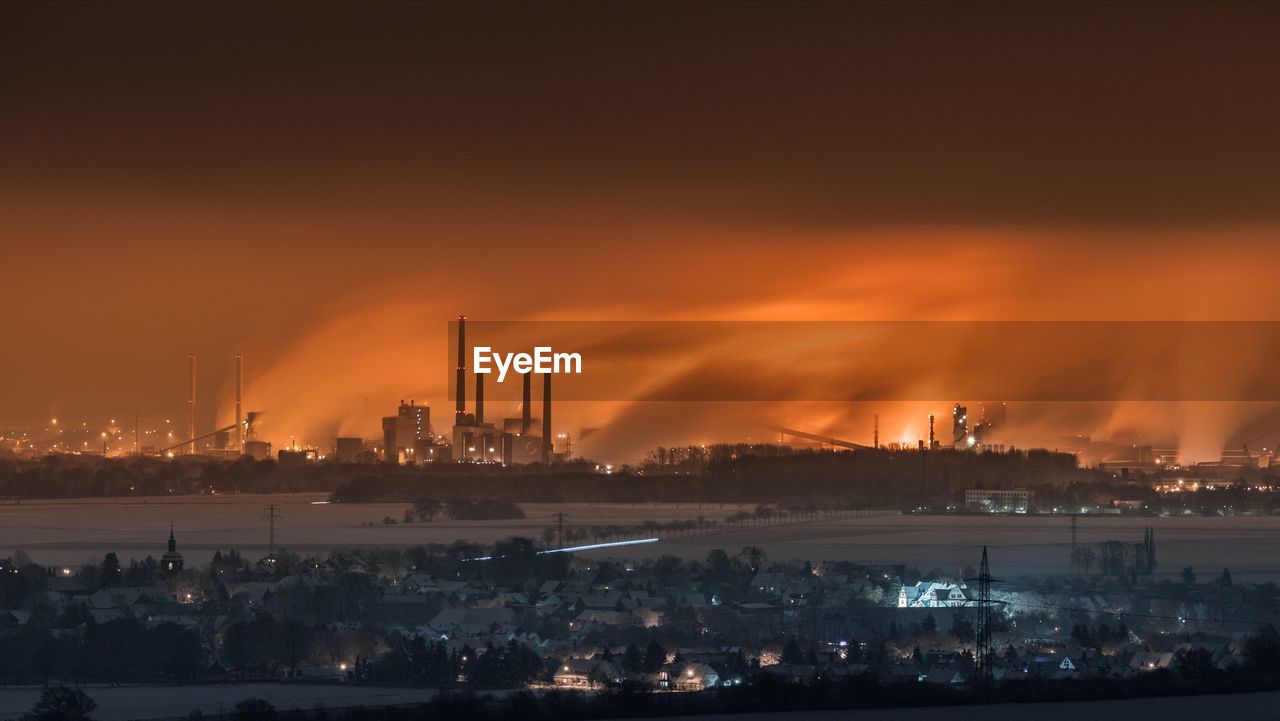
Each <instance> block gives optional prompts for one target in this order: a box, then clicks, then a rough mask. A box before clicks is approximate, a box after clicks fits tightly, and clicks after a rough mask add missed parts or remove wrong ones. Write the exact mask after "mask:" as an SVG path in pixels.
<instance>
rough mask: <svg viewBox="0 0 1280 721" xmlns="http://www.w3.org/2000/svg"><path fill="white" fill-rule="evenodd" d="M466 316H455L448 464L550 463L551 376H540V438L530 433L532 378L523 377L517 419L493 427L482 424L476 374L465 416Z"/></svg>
mask: <svg viewBox="0 0 1280 721" xmlns="http://www.w3.org/2000/svg"><path fill="white" fill-rule="evenodd" d="M466 323H467V319H466V316H458V364H457V368H456V369H455V373H456V376H455V379H454V391H455V395H456V406H455V408H454V425H453V432H452V438H451V440H452V442H453V448H452V460H454V461H459V462H464V461H465V462H473V463H502V464H504V465H507V464H511V463H536V462H550V461H551V460H552V453H551V448H550V443H549V442H547V441H544V439H550V438H551V376H550V375H545V376H543V388H542V418H541V419H540V421H541V426H542V435H541V436H537V435H533V434H532V433H531V430H532V427H533V421H534V419H533V417H532V415H531V412H532V384H533V374H532V373H525V374H524V375H523V377H522V381H523V384H524V387H523V396H522V403H521V416H520V418H519V419H514V418H507V419H504V420H503V421H502V422H501V428H499V427H498V425H497V424H495V423H493V422H490V421H486V420H485V404H484V374H483V373H476V374H474V375H475V378H476V381H475V382H476V390H475V393H476V395H475V411H474V412H471V413H468V412H467V406H466V387H467V341H466V337H467V336H466Z"/></svg>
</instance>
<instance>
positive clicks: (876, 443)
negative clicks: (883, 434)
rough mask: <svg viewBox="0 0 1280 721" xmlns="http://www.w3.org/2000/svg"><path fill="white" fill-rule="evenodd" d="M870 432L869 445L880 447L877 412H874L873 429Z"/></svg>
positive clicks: (878, 415) (878, 416)
mask: <svg viewBox="0 0 1280 721" xmlns="http://www.w3.org/2000/svg"><path fill="white" fill-rule="evenodd" d="M871 433H872V435H871V447H872V448H879V447H880V414H879V413H877V414H876V420H875V429H874V430H873V431H872V432H871Z"/></svg>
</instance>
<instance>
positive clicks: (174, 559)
mask: <svg viewBox="0 0 1280 721" xmlns="http://www.w3.org/2000/svg"><path fill="white" fill-rule="evenodd" d="M160 564H161V565H162V566H164V570H165V572H166V573H177V572H178V571H181V570H182V566H183V565H184V561H183V558H182V554H181V553H178V541H177V539H175V538H174V537H173V524H172V523H170V524H169V551H168V553H166V554H164V555H163V556H161V557H160Z"/></svg>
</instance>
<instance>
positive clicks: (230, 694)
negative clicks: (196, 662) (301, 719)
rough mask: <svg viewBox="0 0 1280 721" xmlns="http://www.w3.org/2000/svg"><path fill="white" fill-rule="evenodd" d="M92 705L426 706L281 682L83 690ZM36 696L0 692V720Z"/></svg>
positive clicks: (385, 693)
mask: <svg viewBox="0 0 1280 721" xmlns="http://www.w3.org/2000/svg"><path fill="white" fill-rule="evenodd" d="M83 690H84V692H85V693H87V694H88V695H89V697H90V698H92V699H93V700H94V701H96V702H97V703H98V709H97V710H96V711H94V712H93V718H95V719H97V720H98V721H125V720H126V719H140V720H141V719H179V718H186V717H187V716H188V715H189V714H190V713H191V711H192V709H197V708H198V709H200V710H201V711H202V712H203V713H204V714H206V715H213V714H220V715H221V714H226V713H229V712H230V711H231V707H233V706H235V705H236V703H237V702H239V701H242V700H244V699H246V698H264V699H266V700H268V701H270V702H271V703H272V705H274V706H275V707H276V708H277V709H279V710H286V709H307V710H310V709H313V708H315V707H316V705H317V704H323V705H324V706H325V707H326V708H330V709H335V708H350V707H356V706H389V705H396V706H398V705H409V704H415V703H421V702H424V701H429V700H430V699H431V696H432V694H433V692H432V691H429V690H426V689H413V688H370V687H367V686H341V685H324V686H307V685H297V684H281V683H242V684H210V685H199V686H96V685H90V686H84V687H83ZM39 697H40V689H39V688H36V687H32V686H20V687H8V688H3V689H0V719H14V718H17V717H18V716H20V715H21V714H23V713H25V712H26V711H29V710H31V706H32V705H33V704H34V703H35V702H36V700H37V699H38V698H39Z"/></svg>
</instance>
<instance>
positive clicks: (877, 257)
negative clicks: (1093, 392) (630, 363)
mask: <svg viewBox="0 0 1280 721" xmlns="http://www.w3.org/2000/svg"><path fill="white" fill-rule="evenodd" d="M1277 37H1280V5H1275V4H1263V3H1247V4H1243V3H1242V4H1230V3H1213V4H1210V3H1089V4H1077V3H1065V2H1060V3H1043V4H1041V3H994V4H975V3H941V4H930V3H903V4H887V3H824V4H813V5H807V4H800V3H785V4H763V3H757V4H746V3H731V4H730V3H726V4H714V3H687V4H685V3H681V4H662V3H619V4H604V3H571V4H551V3H515V4H446V3H430V4H425V3H424V4H408V3H389V4H377V3H353V4H342V3H298V4H291V3H262V4H235V3H182V4H173V3H165V4H126V3H93V4H80V3H77V4H72V3H61V4H50V3H31V4H27V3H5V4H3V5H0V108H3V111H2V112H0V158H2V162H0V243H3V249H4V258H5V262H4V263H3V264H0V287H4V288H5V289H6V290H5V301H6V313H5V316H4V317H5V318H6V321H5V322H6V326H7V328H8V329H9V332H8V333H6V336H8V337H9V338H10V339H11V344H12V349H11V350H12V352H10V353H6V354H5V355H4V357H2V358H0V422H27V421H29V420H31V419H39V418H43V417H46V416H48V415H49V414H50V413H60V412H70V413H78V414H82V415H85V416H93V415H94V414H105V413H116V412H117V409H120V408H122V407H124V408H132V407H135V406H141V407H143V408H144V409H151V410H152V411H153V412H155V413H164V412H169V410H170V409H180V407H181V400H182V393H183V391H182V383H183V381H182V375H183V373H184V369H185V365H184V356H185V353H187V352H190V351H192V350H195V351H197V352H199V353H201V354H202V356H206V355H207V356H208V357H209V358H210V360H209V361H208V365H207V367H208V369H209V371H208V372H209V374H210V376H209V378H208V380H207V381H206V382H207V383H208V385H207V386H206V387H207V388H210V389H211V390H210V392H211V393H212V391H213V389H218V390H221V391H225V388H226V370H227V367H228V366H229V361H227V360H226V357H227V356H228V355H229V354H230V353H231V352H232V351H233V349H239V350H244V351H245V352H246V353H249V354H250V357H251V358H253V359H254V360H255V361H256V363H255V364H251V373H250V375H251V378H257V379H258V382H259V383H260V384H265V383H267V382H268V381H267V379H266V378H263V377H260V376H259V375H258V374H259V373H261V374H264V375H270V374H275V375H274V376H272V377H273V378H275V380H274V381H272V383H273V385H272V387H271V388H270V389H268V388H265V387H264V386H262V385H259V388H260V389H262V390H261V392H262V394H263V395H264V396H267V397H271V393H272V392H276V393H278V394H279V399H278V402H279V403H280V404H281V405H284V404H286V403H288V402H290V401H289V399H291V398H297V397H299V396H303V395H306V396H307V397H308V398H311V397H314V396H315V395H316V394H317V391H316V388H315V384H314V383H310V382H309V383H306V384H299V385H298V387H296V388H292V389H286V390H280V388H281V387H282V386H287V385H288V381H289V379H294V378H297V377H299V375H298V374H297V373H294V372H292V371H289V370H286V369H292V368H295V366H296V364H299V363H302V361H299V360H297V358H299V357H300V354H304V350H303V349H311V350H310V351H309V355H308V358H311V361H312V362H314V356H316V355H324V352H325V351H326V350H328V351H332V352H333V353H334V354H335V355H336V354H340V353H341V352H342V350H343V349H345V348H347V347H348V346H349V344H350V342H351V340H350V336H343V335H342V334H341V333H338V332H337V331H336V330H335V326H334V323H335V322H350V323H352V324H353V326H355V327H359V328H370V327H374V321H370V322H368V323H366V322H363V321H361V320H359V319H361V318H365V317H366V316H362V315H361V313H365V314H369V317H376V318H377V319H378V322H381V321H384V320H385V319H386V318H387V316H388V315H391V316H392V317H397V316H395V314H396V313H401V312H405V313H409V315H403V316H398V317H399V319H400V320H401V321H402V322H400V323H399V324H398V326H399V328H400V330H398V331H397V330H394V329H390V328H389V329H386V330H385V332H379V333H378V334H377V339H378V342H379V343H382V344H384V345H381V346H379V347H378V348H376V349H373V350H372V351H370V352H371V353H374V354H375V355H376V358H377V360H375V359H374V358H364V357H350V356H348V357H346V359H345V360H344V361H342V364H343V367H344V368H347V367H351V368H352V369H353V370H351V376H350V380H348V381H346V382H345V383H346V385H344V386H343V388H344V389H343V390H342V392H341V393H338V394H337V395H336V396H335V397H333V398H330V399H329V401H328V402H327V404H323V405H322V406H321V407H319V408H317V409H315V410H314V412H315V413H317V414H325V415H338V416H344V417H345V416H349V415H350V414H349V413H348V410H349V409H348V408H347V407H348V406H349V405H351V404H353V403H356V402H357V401H355V400H353V399H357V398H358V399H363V398H366V397H369V396H371V395H372V396H373V397H374V402H375V404H377V403H383V402H386V401H387V400H388V399H394V398H396V397H397V396H398V395H399V394H404V393H412V392H414V391H422V392H424V393H429V392H432V390H431V389H428V388H427V386H431V387H432V388H434V382H435V381H436V379H437V376H438V375H440V374H438V373H437V369H435V368H434V367H428V364H427V363H426V362H425V361H420V362H419V363H418V365H417V366H410V367H409V369H408V370H405V371H404V372H405V374H409V375H412V374H416V373H419V372H421V373H423V374H424V375H425V374H430V383H426V382H423V381H417V380H402V381H399V384H398V385H397V384H394V383H389V384H383V385H379V384H378V383H376V382H372V381H370V382H368V383H367V384H366V379H367V378H368V377H369V376H371V375H375V372H374V371H373V370H370V366H371V365H372V366H373V367H378V366H377V364H378V363H381V362H382V361H383V360H385V357H405V356H407V355H409V354H411V353H414V352H417V350H418V348H417V347H416V346H414V345H413V344H412V343H411V342H409V341H407V340H406V338H407V336H408V335H409V333H408V332H407V330H406V329H405V328H404V322H408V320H409V319H410V318H412V319H413V321H414V322H422V323H432V325H430V333H432V334H435V333H436V332H437V328H436V326H435V325H434V322H435V320H436V319H439V321H440V323H441V324H443V322H444V321H445V320H447V319H448V318H451V317H453V316H454V315H456V314H457V313H458V312H462V311H468V312H472V313H480V314H485V313H487V314H489V315H491V316H494V317H560V318H576V317H581V316H590V317H600V316H609V315H615V316H624V317H632V318H636V317H643V318H648V317H669V316H681V315H683V316H693V317H753V318H756V317H763V318H773V319H777V318H784V319H785V318H790V317H815V316H816V317H828V318H850V317H859V318H861V317H882V318H898V317H933V318H953V317H974V316H975V315H982V316H984V317H988V316H999V317H1028V316H1030V317H1041V316H1048V317H1057V318H1085V319H1089V318H1094V317H1126V318H1134V317H1137V318H1144V317H1161V318H1182V317H1213V318H1236V317H1251V318H1258V317H1261V318H1268V317H1272V315H1273V313H1272V312H1271V311H1270V309H1271V308H1274V307H1276V306H1275V301H1276V300H1278V299H1280V298H1278V297H1277V294H1276V292H1273V291H1271V290H1270V286H1271V284H1272V282H1271V279H1272V277H1273V271H1271V270H1268V268H1272V269H1273V268H1275V267H1276V266H1275V265H1274V261H1275V260H1276V257H1275V256H1276V255H1277V251H1274V250H1272V249H1271V248H1272V247H1273V246H1274V245H1275V244H1274V243H1273V239H1274V237H1275V229H1276V226H1277V221H1278V220H1280V219H1278V218H1277V213H1278V212H1280V203H1278V202H1277V201H1280V185H1278V182H1280V162H1278V161H1280V144H1277V143H1276V142H1275V135H1276V128H1278V127H1280V95H1278V94H1277V93H1276V92H1275V88H1277V87H1280V43H1277V42H1276V38H1277ZM467 264H469V265H467ZM464 265H465V266H466V268H467V270H466V272H465V273H463V272H460V270H459V269H460V268H461V267H463V266H464ZM388 309H390V310H388ZM352 318H354V319H355V320H350V319H352ZM343 319H348V320H346V321H343ZM442 327H443V325H441V328H442ZM320 339H328V340H326V341H323V342H322V341H321V340H320ZM433 342H434V340H433ZM362 345H363V346H366V347H367V346H368V345H369V342H368V341H365V342H363V343H362ZM377 354H385V357H384V356H383V355H377ZM436 357H437V356H432V358H431V360H432V362H434V360H435V358H436ZM291 359H293V360H291ZM330 362H331V363H333V364H338V363H339V362H338V361H330ZM291 364H294V365H291ZM330 370H332V368H331V367H330V366H324V367H323V369H322V370H316V371H315V373H316V377H317V378H322V377H326V376H325V374H326V373H327V372H328V371H330ZM365 385H368V386H369V387H368V388H366V387H363V386H365ZM359 402H363V401H362V400H361V401H359ZM437 402H439V401H437ZM211 406H212V404H210V407H211ZM210 412H212V411H211V410H210ZM276 412H277V413H278V414H280V413H283V411H282V410H277V411H276ZM311 412H312V410H310V409H309V410H308V413H311ZM381 412H382V409H381V406H379V407H378V408H376V409H375V410H374V411H370V414H371V415H374V416H376V415H380V414H381ZM356 415H358V416H360V417H361V418H362V419H363V416H362V415H360V414H359V413H356ZM361 422H362V423H363V422H364V421H363V420H362V421H361ZM316 432H318V431H316ZM370 432H372V431H370Z"/></svg>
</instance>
